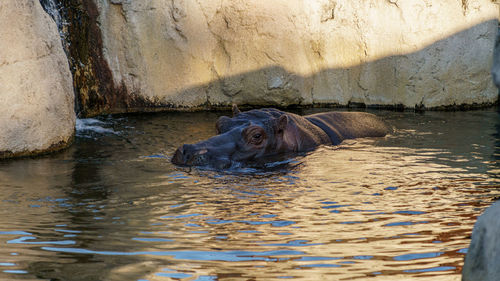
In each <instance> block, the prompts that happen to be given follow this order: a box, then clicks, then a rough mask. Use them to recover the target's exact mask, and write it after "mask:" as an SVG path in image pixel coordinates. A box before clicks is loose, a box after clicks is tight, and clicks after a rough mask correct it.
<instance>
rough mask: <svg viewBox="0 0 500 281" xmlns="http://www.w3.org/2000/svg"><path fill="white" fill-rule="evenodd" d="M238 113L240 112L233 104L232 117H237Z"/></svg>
mask: <svg viewBox="0 0 500 281" xmlns="http://www.w3.org/2000/svg"><path fill="white" fill-rule="evenodd" d="M240 112H241V111H240V109H239V108H238V106H237V105H236V104H235V103H233V117H234V116H236V115H238V114H240Z"/></svg>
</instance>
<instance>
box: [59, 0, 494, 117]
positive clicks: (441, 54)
mask: <svg viewBox="0 0 500 281" xmlns="http://www.w3.org/2000/svg"><path fill="white" fill-rule="evenodd" d="M65 1H66V2H68V0H63V2H65ZM69 2H70V1H69ZM76 2H80V3H83V5H82V4H77V5H79V7H84V9H83V10H84V11H83V12H84V13H85V15H86V18H85V17H84V19H87V21H88V22H89V26H90V27H87V28H78V30H80V31H83V32H91V34H90V37H92V36H94V37H95V38H97V39H96V42H95V43H94V44H93V45H92V46H90V47H89V48H96V47H97V48H99V50H95V52H94V53H93V59H92V61H91V62H90V63H85V62H84V63H82V64H81V65H83V66H75V67H76V68H79V69H78V70H77V71H76V73H77V74H76V75H75V76H76V77H82V76H85V77H87V78H86V81H92V79H93V77H94V76H95V77H97V78H96V79H94V80H99V81H101V82H100V83H101V84H99V83H97V84H99V85H101V86H99V85H98V86H94V87H92V85H91V86H90V87H87V86H86V88H85V90H84V91H83V94H80V99H81V100H82V104H84V109H83V110H84V111H85V110H86V108H87V109H88V110H87V115H93V114H98V113H100V112H124V111H143V110H156V109H158V110H162V109H166V108H171V107H173V108H177V109H179V108H207V107H208V108H212V107H220V106H228V105H230V104H231V103H238V104H251V105H279V106H287V105H312V104H323V105H326V104H338V105H349V104H358V103H361V104H365V105H387V106H395V105H399V106H404V107H411V108H412V107H418V108H435V107H442V106H453V105H460V104H490V103H494V102H496V101H497V99H498V95H497V91H496V89H495V88H494V85H493V83H492V82H491V76H490V68H491V65H492V64H491V61H492V50H493V45H494V40H495V35H496V32H497V25H498V8H497V6H496V5H495V4H494V3H493V2H492V1H491V0H468V1H456V0H443V1H432V0H407V1H399V0H387V1H375V0H364V1H348V0H315V1H305V0H277V1H266V0H252V1H243V0H241V1H240V0H238V1H236V0H231V1H229V0H211V1H199V0H148V1H130V0H78V1H76ZM79 9H81V8H79ZM80 18H81V17H80ZM94 22H96V23H99V26H98V27H97V24H95V23H94ZM96 29H99V31H98V32H99V33H100V34H95V32H96ZM81 35H82V34H81ZM77 37H78V36H77ZM80 37H82V36H80ZM82 38H89V36H87V37H85V36H83V37H82ZM96 62H99V64H100V65H101V66H102V67H99V69H100V70H99V71H101V72H105V74H106V75H108V76H106V75H102V74H95V72H96V70H95V69H93V68H92V67H93V64H95V63H96ZM103 67H104V68H103ZM103 69H104V70H103ZM105 76H106V77H105ZM109 77H111V79H112V81H111V82H106V81H104V80H105V79H107V78H109ZM75 80H78V78H75ZM103 84H106V85H105V86H102V85H103ZM77 89H78V87H77ZM105 91H107V92H108V93H105ZM84 115H85V114H84Z"/></svg>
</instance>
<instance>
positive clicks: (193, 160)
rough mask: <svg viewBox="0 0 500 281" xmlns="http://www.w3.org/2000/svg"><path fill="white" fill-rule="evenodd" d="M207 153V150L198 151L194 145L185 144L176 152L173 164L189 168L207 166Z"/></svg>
mask: <svg viewBox="0 0 500 281" xmlns="http://www.w3.org/2000/svg"><path fill="white" fill-rule="evenodd" d="M207 152H208V150H207V149H205V148H201V149H198V148H196V147H195V146H194V145H192V144H184V145H183V146H181V147H179V148H177V150H176V151H175V153H174V157H172V163H174V164H176V165H188V166H197V165H206V164H207V163H208V157H207Z"/></svg>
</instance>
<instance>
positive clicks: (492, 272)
mask: <svg viewBox="0 0 500 281" xmlns="http://www.w3.org/2000/svg"><path fill="white" fill-rule="evenodd" d="M499 218H500V202H497V203H495V204H493V205H492V206H490V207H489V208H488V209H486V211H485V212H484V213H483V214H482V215H481V216H480V217H479V218H478V220H477V222H476V224H475V225H474V230H473V231H472V241H471V243H470V246H469V250H468V252H467V256H466V257H465V264H464V267H463V270H462V281H496V280H498V278H499V276H500V219H499Z"/></svg>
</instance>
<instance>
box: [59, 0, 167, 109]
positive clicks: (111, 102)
mask: <svg viewBox="0 0 500 281" xmlns="http://www.w3.org/2000/svg"><path fill="white" fill-rule="evenodd" d="M61 6H62V9H61V16H62V18H63V21H65V25H64V26H63V29H64V30H62V32H63V33H64V34H66V36H65V38H64V39H65V40H66V42H65V44H64V45H65V51H66V54H67V56H68V60H69V64H70V69H71V72H72V74H73V87H74V90H75V96H76V106H75V107H76V112H77V115H78V116H79V117H91V116H95V115H99V114H108V113H122V112H134V111H144V110H145V108H151V107H161V106H162V105H161V104H160V103H159V102H157V101H150V100H147V99H145V98H143V97H141V96H139V95H135V94H130V93H129V92H128V90H127V88H126V86H125V85H124V84H123V83H122V84H119V85H117V84H115V83H114V80H113V75H112V72H111V69H110V67H109V65H108V63H107V62H106V60H105V58H104V55H103V51H102V50H103V42H102V35H101V30H100V28H99V25H98V17H99V11H98V9H97V6H96V4H95V3H94V1H93V0H61Z"/></svg>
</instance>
